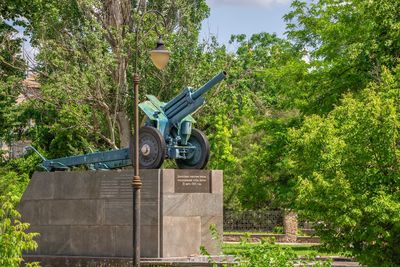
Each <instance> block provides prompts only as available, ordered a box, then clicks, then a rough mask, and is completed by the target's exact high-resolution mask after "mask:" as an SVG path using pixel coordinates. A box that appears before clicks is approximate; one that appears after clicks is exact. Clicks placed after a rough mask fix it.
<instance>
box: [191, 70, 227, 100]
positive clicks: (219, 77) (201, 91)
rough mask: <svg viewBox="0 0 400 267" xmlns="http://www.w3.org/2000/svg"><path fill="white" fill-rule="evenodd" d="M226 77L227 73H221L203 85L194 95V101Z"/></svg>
mask: <svg viewBox="0 0 400 267" xmlns="http://www.w3.org/2000/svg"><path fill="white" fill-rule="evenodd" d="M225 76H226V72H225V71H221V72H220V73H219V74H218V75H215V76H214V78H212V79H211V80H209V81H208V82H207V83H206V84H205V85H203V86H202V87H201V88H200V89H199V90H197V91H196V92H194V93H193V94H192V99H193V100H196V99H197V98H198V97H199V96H201V95H203V94H205V93H207V92H208V91H209V90H210V89H211V88H212V87H214V86H215V85H216V84H217V83H219V82H220V81H222V80H223V79H224V78H225Z"/></svg>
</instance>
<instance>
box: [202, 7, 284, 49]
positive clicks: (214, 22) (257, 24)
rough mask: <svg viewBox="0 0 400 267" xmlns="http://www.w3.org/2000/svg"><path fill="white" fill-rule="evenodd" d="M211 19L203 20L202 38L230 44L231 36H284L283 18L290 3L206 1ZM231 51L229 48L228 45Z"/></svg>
mask: <svg viewBox="0 0 400 267" xmlns="http://www.w3.org/2000/svg"><path fill="white" fill-rule="evenodd" d="M206 2H207V4H208V6H209V7H210V9H211V14H210V17H209V18H208V19H206V20H204V21H203V24H202V30H201V35H200V39H205V40H207V39H208V38H209V36H210V34H211V35H215V36H216V37H217V40H218V41H219V43H221V44H226V45H228V42H229V39H230V36H231V34H242V33H244V34H246V35H247V36H251V35H252V34H253V33H259V32H269V33H276V34H277V35H278V36H280V37H282V36H284V32H285V22H284V20H283V18H282V17H283V15H285V14H286V13H288V12H289V11H290V3H291V0H206ZM228 48H229V45H228Z"/></svg>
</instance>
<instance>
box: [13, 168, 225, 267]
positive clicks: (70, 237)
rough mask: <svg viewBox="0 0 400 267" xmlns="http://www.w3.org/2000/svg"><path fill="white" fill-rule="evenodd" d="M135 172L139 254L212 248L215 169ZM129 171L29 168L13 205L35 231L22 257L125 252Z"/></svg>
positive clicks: (217, 195) (217, 210)
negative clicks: (138, 199)
mask: <svg viewBox="0 0 400 267" xmlns="http://www.w3.org/2000/svg"><path fill="white" fill-rule="evenodd" d="M140 175H141V177H142V181H143V187H142V190H141V191H142V202H141V256H142V257H143V258H169V257H187V256H190V255H198V254H199V253H200V247H201V246H204V247H205V248H206V249H207V250H208V252H209V253H210V254H214V255H217V254H220V248H219V246H218V244H217V243H216V241H215V240H213V239H212V236H211V232H210V230H209V228H210V227H211V225H215V227H216V229H217V230H218V232H219V233H220V234H221V235H222V223H223V217H222V216H223V210H222V209H223V207H222V203H223V199H222V192H223V188H222V187H223V183H222V171H207V170H174V169H154V170H141V173H140ZM132 176H133V171H132V170H117V171H83V172H51V173H46V172H36V173H34V175H33V177H32V179H31V181H30V183H29V185H28V188H27V190H26V192H25V193H24V195H23V197H22V200H21V203H20V206H19V211H20V212H21V214H22V220H23V221H24V222H28V223H30V225H31V227H30V231H32V232H38V233H39V234H40V236H39V237H38V239H37V242H38V245H39V247H38V249H37V250H36V251H34V252H27V254H26V255H25V256H26V257H29V256H35V255H36V256H38V255H42V257H43V255H45V256H78V257H122V258H124V257H126V258H129V257H132V255H133V250H132V247H133V246H132V243H133V242H132V217H133V216H132V215H133V214H132V211H133V208H132V188H131V179H132ZM220 240H222V239H220ZM46 266H47V265H46ZM104 266H108V265H104ZM110 266H112V265H110Z"/></svg>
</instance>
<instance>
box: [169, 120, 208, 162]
mask: <svg viewBox="0 0 400 267" xmlns="http://www.w3.org/2000/svg"><path fill="white" fill-rule="evenodd" d="M188 143H190V144H191V145H194V146H196V147H197V149H196V150H195V152H194V153H193V155H192V157H190V158H188V159H176V160H175V162H176V165H178V167H179V168H180V169H204V168H205V167H206V165H207V163H208V159H209V158H210V144H209V143H208V139H207V137H206V135H205V134H204V133H203V132H202V131H200V130H198V129H195V128H193V129H192V134H191V135H190V138H189V140H188Z"/></svg>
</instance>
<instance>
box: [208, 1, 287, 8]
mask: <svg viewBox="0 0 400 267" xmlns="http://www.w3.org/2000/svg"><path fill="white" fill-rule="evenodd" d="M290 2H291V0H207V3H208V5H209V6H211V7H213V6H233V5H236V6H238V5H240V6H249V7H250V6H251V7H254V6H256V7H270V6H273V5H287V4H290Z"/></svg>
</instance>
